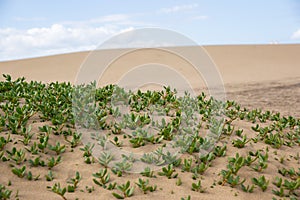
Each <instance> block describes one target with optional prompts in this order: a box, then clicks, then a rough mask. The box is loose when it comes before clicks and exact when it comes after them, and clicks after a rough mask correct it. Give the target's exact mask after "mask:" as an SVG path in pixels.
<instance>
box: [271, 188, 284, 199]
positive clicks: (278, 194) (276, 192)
mask: <svg viewBox="0 0 300 200" xmlns="http://www.w3.org/2000/svg"><path fill="white" fill-rule="evenodd" d="M272 193H273V194H275V195H277V196H279V197H284V196H286V195H285V193H284V189H283V188H282V187H281V188H279V190H272Z"/></svg>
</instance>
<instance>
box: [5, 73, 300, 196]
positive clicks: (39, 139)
mask: <svg viewBox="0 0 300 200" xmlns="http://www.w3.org/2000/svg"><path fill="white" fill-rule="evenodd" d="M4 78H5V81H2V82H0V131H1V132H0V162H1V165H2V167H3V169H4V170H6V168H7V169H9V170H6V171H5V173H10V174H12V175H13V176H14V178H17V179H18V177H19V178H22V182H26V181H31V180H38V181H37V182H36V183H37V184H40V183H41V184H49V183H52V184H51V185H52V186H48V188H49V189H50V190H51V191H52V192H53V193H55V194H57V195H59V196H60V197H61V198H63V199H67V198H68V195H70V196H71V195H72V194H71V193H74V195H75V196H76V194H79V192H83V193H86V194H87V193H89V195H95V196H96V195H98V194H99V193H100V192H103V191H106V192H109V195H111V194H112V195H113V196H114V197H115V198H118V199H123V198H128V197H131V196H133V195H143V194H148V193H149V192H154V191H155V193H157V194H159V193H161V192H166V190H165V188H164V184H170V183H172V184H170V185H172V186H171V187H172V188H171V191H172V192H171V193H174V194H176V190H181V189H182V188H183V187H185V185H187V184H190V185H189V188H191V190H192V191H191V190H190V195H188V194H187V195H184V196H185V198H183V197H182V198H181V199H193V198H194V196H195V199H197V198H198V197H199V196H198V195H199V193H202V192H206V191H208V192H207V193H208V194H213V193H214V192H215V191H216V189H217V187H224V189H228V190H232V191H234V193H233V194H236V195H238V194H239V193H240V192H246V193H259V195H262V196H263V195H264V194H270V193H271V194H272V195H273V196H276V197H279V198H290V199H298V198H299V196H300V188H299V187H300V178H299V176H300V168H299V167H298V166H299V160H300V159H299V153H298V152H299V145H300V119H297V118H295V117H292V116H281V114H280V113H275V112H270V111H263V110H261V109H253V110H249V109H247V108H241V106H240V105H239V104H238V103H236V102H234V101H226V102H218V101H217V100H215V99H213V98H209V97H207V96H205V94H204V93H202V94H200V95H198V96H197V97H196V98H192V97H191V96H189V95H188V94H186V95H185V96H184V97H177V96H176V91H175V90H174V91H172V90H171V89H170V88H169V87H165V88H164V90H162V91H146V92H141V91H139V90H138V91H137V92H126V91H125V90H124V89H122V88H119V87H117V86H114V85H108V86H105V87H103V88H97V89H95V91H94V93H95V101H96V105H95V106H92V107H89V106H88V105H90V104H89V103H91V100H90V99H89V98H87V99H80V98H79V99H75V100H74V99H72V95H78V94H81V93H84V92H85V91H88V88H89V87H91V88H94V87H95V85H93V84H95V83H91V84H90V85H81V86H76V87H75V86H72V85H71V84H70V83H58V82H56V83H50V84H44V83H40V82H35V81H31V82H26V81H25V79H24V78H18V79H16V80H12V78H11V77H10V76H9V75H5V76H4ZM116 91H117V92H119V93H117V92H116ZM113 95H119V96H118V97H120V98H121V97H122V98H121V99H125V100H126V102H127V104H126V105H128V106H129V108H130V109H129V110H130V111H129V113H126V114H123V113H122V112H121V110H120V109H118V108H114V107H113V106H112V101H111V100H112V97H113ZM76 100H77V101H76ZM83 105H86V107H84V108H85V109H82V110H81V108H82V107H83ZM89 109H90V110H89ZM153 113H155V115H157V116H159V117H158V120H156V119H154V117H152V116H151V114H153ZM214 116H218V117H220V118H222V120H217V119H215V118H214ZM114 118H118V119H120V118H121V119H122V120H119V121H114ZM240 123H243V125H244V126H243V127H240V126H239V124H240ZM75 124H76V125H78V126H80V127H81V128H87V129H91V130H93V131H94V130H96V131H94V132H93V133H91V134H90V138H89V139H90V140H89V141H88V142H86V141H84V140H83V139H86V136H87V135H86V133H85V132H81V130H80V131H79V130H76V129H75ZM149 126H151V129H150V128H149ZM98 130H101V131H103V132H101V134H98V132H100V131H98ZM207 132H208V134H207V135H205V134H204V133H207ZM83 141H84V142H83ZM172 141H173V142H174V143H172ZM171 145H172V147H175V148H177V149H178V152H175V153H174V152H172V151H170V146H171ZM111 146H114V148H116V149H118V150H120V152H121V153H120V154H118V153H119V152H118V151H111V149H110V148H112V147H111ZM148 147H149V149H151V148H152V147H153V148H152V149H153V150H152V151H150V152H146V151H145V152H143V149H144V148H145V149H147V148H148ZM166 147H167V148H166ZM123 148H124V149H126V151H127V150H128V149H130V148H131V149H133V150H135V151H140V152H142V154H141V156H140V157H138V156H135V155H133V154H126V155H125V154H123V153H124V151H123ZM285 148H288V151H287V150H286V149H285ZM98 150H100V151H98ZM74 152H75V153H74ZM96 152H97V156H96V157H95V158H94V155H95V153H96ZM133 152H134V151H133ZM287 152H291V153H290V154H289V155H288V153H287ZM70 155H71V156H72V157H68V156H70ZM82 157H83V158H82ZM70 158H71V159H73V160H74V163H73V164H74V165H73V166H69V165H65V164H66V162H67V161H70ZM75 160H76V162H75ZM97 161H98V162H97ZM137 163H142V164H143V166H146V167H143V168H142V169H140V170H142V171H141V172H140V173H139V174H136V175H135V176H131V175H130V174H129V173H130V172H131V171H133V170H135V169H136V168H135V165H136V164H137ZM274 163H276V164H274ZM150 166H151V167H152V166H153V167H155V168H156V169H158V170H153V169H154V168H150ZM270 166H272V167H270ZM274 166H275V167H274ZM70 167H72V168H74V169H75V168H76V173H75V176H74V172H72V174H69V178H68V179H65V180H63V179H64V177H65V174H64V173H68V172H69V171H68V170H70ZM101 167H102V168H101ZM158 167H160V168H158ZM83 168H87V170H89V171H91V173H90V176H86V175H85V174H86V173H87V172H86V171H84V173H83V172H81V170H82V169H83ZM99 168H100V169H99ZM272 168H273V169H274V168H276V170H277V171H274V172H272V173H269V170H271V169H272ZM72 171H73V169H72ZM93 172H94V173H93ZM81 174H83V175H84V176H82V175H81ZM157 175H159V176H157ZM137 176H140V177H138V178H137ZM91 177H92V178H91ZM133 177H134V178H133ZM145 177H147V178H149V179H147V178H146V179H145ZM166 177H167V179H166ZM124 178H126V179H127V180H128V181H127V182H125V183H124V181H122V180H123V179H124ZM212 178H213V179H214V180H213V182H214V183H213V184H212V185H209V186H208V185H207V183H208V182H210V180H208V181H207V179H212ZM186 179H190V181H191V182H192V183H191V182H189V183H188V182H187V181H186ZM2 180H4V179H1V180H0V182H1V183H0V199H17V198H18V196H19V191H18V190H16V189H15V185H16V184H14V181H13V183H12V182H10V184H7V186H6V185H5V186H4V183H3V182H2ZM19 180H21V179H19ZM53 180H54V181H53ZM55 180H60V183H59V182H56V183H54V182H55ZM50 181H52V182H50ZM81 181H82V182H81ZM154 181H155V182H154ZM79 182H80V184H79ZM152 182H154V183H155V184H153V185H152V184H150V183H152ZM269 182H271V183H272V184H269ZM83 183H84V184H85V185H83ZM86 183H87V184H86ZM131 183H134V184H131ZM216 183H219V184H216ZM5 184H6V183H5ZM62 186H64V187H62ZM98 186H100V187H98ZM181 187H182V188H181ZM135 188H136V189H138V190H137V191H136V193H134V190H135ZM193 191H194V192H193ZM168 192H169V191H168ZM20 193H21V191H20ZM71 198H73V196H72V197H71ZM138 198H143V197H141V196H140V197H138ZM274 198H275V197H274Z"/></svg>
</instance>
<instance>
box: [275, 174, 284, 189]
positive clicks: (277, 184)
mask: <svg viewBox="0 0 300 200" xmlns="http://www.w3.org/2000/svg"><path fill="white" fill-rule="evenodd" d="M273 184H274V185H276V187H278V188H280V187H281V185H282V178H279V177H278V176H276V177H275V180H274V182H273Z"/></svg>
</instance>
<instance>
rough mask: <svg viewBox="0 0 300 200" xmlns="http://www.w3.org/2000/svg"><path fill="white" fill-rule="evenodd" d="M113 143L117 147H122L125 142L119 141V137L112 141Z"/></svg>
mask: <svg viewBox="0 0 300 200" xmlns="http://www.w3.org/2000/svg"><path fill="white" fill-rule="evenodd" d="M110 142H111V143H113V144H114V145H115V146H117V147H121V146H122V145H123V142H120V141H119V138H118V137H117V136H115V137H114V140H113V141H110Z"/></svg>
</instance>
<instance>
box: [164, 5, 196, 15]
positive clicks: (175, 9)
mask: <svg viewBox="0 0 300 200" xmlns="http://www.w3.org/2000/svg"><path fill="white" fill-rule="evenodd" d="M196 7H198V4H185V5H176V6H173V7H170V8H162V9H160V10H159V12H160V13H166V14H169V13H175V12H181V11H187V10H192V9H194V8H196Z"/></svg>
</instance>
